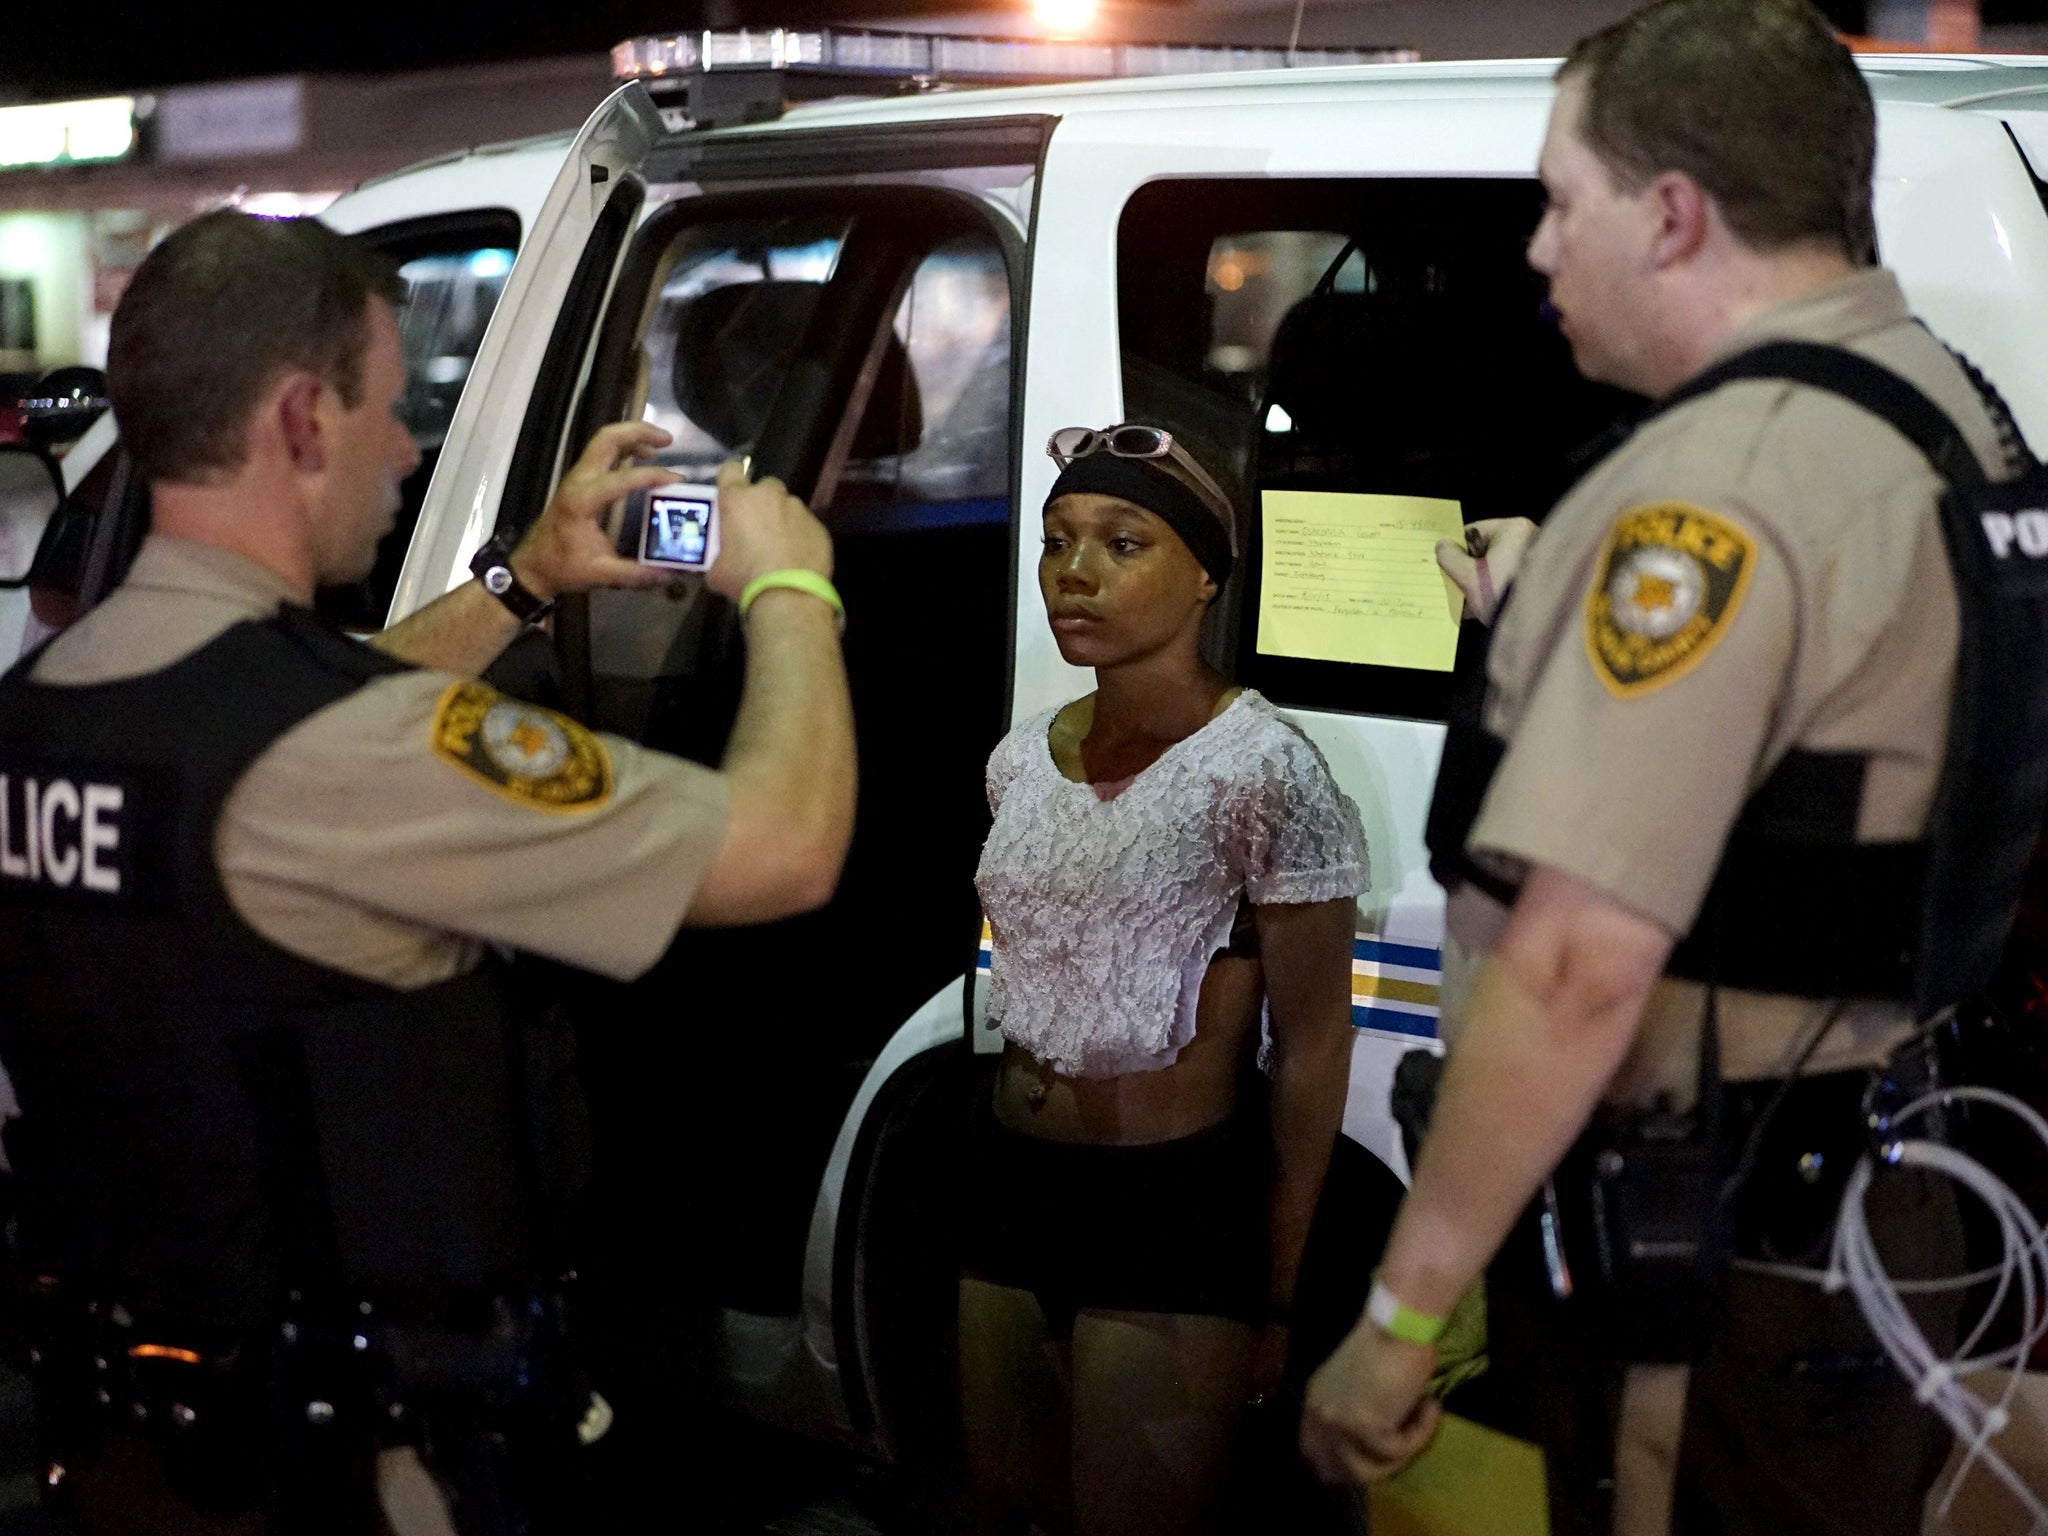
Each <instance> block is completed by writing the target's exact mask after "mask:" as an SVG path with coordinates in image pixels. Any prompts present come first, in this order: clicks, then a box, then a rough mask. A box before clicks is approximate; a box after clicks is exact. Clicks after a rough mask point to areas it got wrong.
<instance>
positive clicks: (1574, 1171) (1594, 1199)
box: [1556, 1006, 1734, 1363]
mask: <svg viewBox="0 0 2048 1536" xmlns="http://www.w3.org/2000/svg"><path fill="white" fill-rule="evenodd" d="M1731 1161H1732V1159H1731V1158H1730V1155H1729V1147H1728V1144H1727V1138H1726V1137H1725V1136H1724V1135H1723V1134H1722V1091H1721V1055H1720V1037H1719V1033H1718V1031H1717V1030H1716V1028H1715V1026H1714V1020H1713V1013H1712V1009H1711V1006H1710V1007H1709V1010H1708V1016H1707V1020H1706V1023H1705V1025H1704V1027H1703V1028H1702V1030H1701V1033H1700V1066H1699V1093H1698V1098H1697V1100H1696V1102H1695V1104H1694V1106H1693V1108H1692V1110H1691V1111H1690V1112H1686V1111H1680V1110H1677V1109H1674V1108H1671V1107H1669V1106H1668V1105H1667V1106H1660V1107H1655V1108H1652V1109H1648V1110H1621V1109H1603V1110H1601V1111H1600V1112H1599V1113H1598V1114H1596V1115H1595V1116H1594V1119H1593V1122H1592V1124H1591V1125H1590V1126H1588V1127H1587V1129H1586V1132H1585V1134H1584V1135H1582V1136H1581V1137H1580V1138H1579V1140H1578V1142H1577V1143H1576V1144H1574V1146H1573V1147H1572V1150H1571V1151H1570V1152H1569V1153H1568V1154H1566V1157H1565V1160H1564V1162H1563V1164H1562V1165H1561V1166H1560V1167H1559V1169H1558V1174H1557V1179H1556V1187H1557V1190H1558V1193H1559V1197H1560V1201H1561V1203H1562V1207H1563V1210H1562V1215H1563V1220H1564V1227H1565V1246H1566V1249H1567V1252H1568V1253H1569V1255H1570V1257H1571V1260H1572V1273H1571V1283H1572V1285H1573V1286H1574V1288H1575V1295H1576V1297H1577V1298H1578V1301H1579V1304H1580V1305H1581V1306H1582V1307H1583V1308H1584V1309H1585V1310H1587V1311H1588V1312H1589V1313H1591V1314H1592V1315H1594V1316H1596V1317H1598V1318H1599V1319H1600V1328H1601V1330H1602V1336H1603V1340H1604V1342H1605V1343H1607V1344H1608V1345H1609V1346H1610V1347H1611V1349H1612V1352H1613V1354H1614V1355H1615V1356H1616V1357H1617V1358H1620V1359H1625V1360H1639V1361H1651V1362H1658V1361H1669V1362H1685V1363H1690V1362H1692V1361H1695V1360H1698V1359H1699V1358H1700V1356H1701V1355H1702V1354H1704V1353H1705V1350H1706V1345H1707V1341H1708V1339H1709V1338H1711V1337H1712V1334H1713V1330H1714V1327H1715V1325H1716V1323H1717V1322H1718V1320H1719V1318H1720V1313H1721V1302H1722V1297H1723V1292H1724V1289H1725V1287H1726V1283H1727V1278H1728V1261H1729V1257H1730V1255H1731V1253H1732V1251H1733V1247H1734V1228H1733V1222H1732V1217H1731V1212H1730V1209H1729V1207H1728V1205H1727V1202H1726V1201H1725V1199H1724V1193H1725V1190H1726V1187H1727V1182H1728V1174H1729V1168H1730V1163H1731ZM1589 1260H1590V1263H1589Z"/></svg>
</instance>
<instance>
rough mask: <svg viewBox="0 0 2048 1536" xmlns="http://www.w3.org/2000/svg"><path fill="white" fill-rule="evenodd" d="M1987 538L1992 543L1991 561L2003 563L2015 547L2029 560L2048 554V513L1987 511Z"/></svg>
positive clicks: (1985, 517) (1985, 534)
mask: <svg viewBox="0 0 2048 1536" xmlns="http://www.w3.org/2000/svg"><path fill="white" fill-rule="evenodd" d="M1983 519H1984V537H1985V538H1987V539H1989V540H1990V541H1991V554H1992V558H1994V559H1997V560H2003V559H2004V558H2005V557H2006V556H2007V555H2009V554H2011V553H2012V547H2013V545H2014V544H2018V545H2019V547H2020V553H2021V554H2023V555H2025V556H2027V557H2028V558H2029V559H2033V560H2038V559H2040V558H2041V557H2042V556H2043V555H2048V512H2042V511H2038V510H2036V511H2028V512H1986V513H1984V514H1983Z"/></svg>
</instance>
